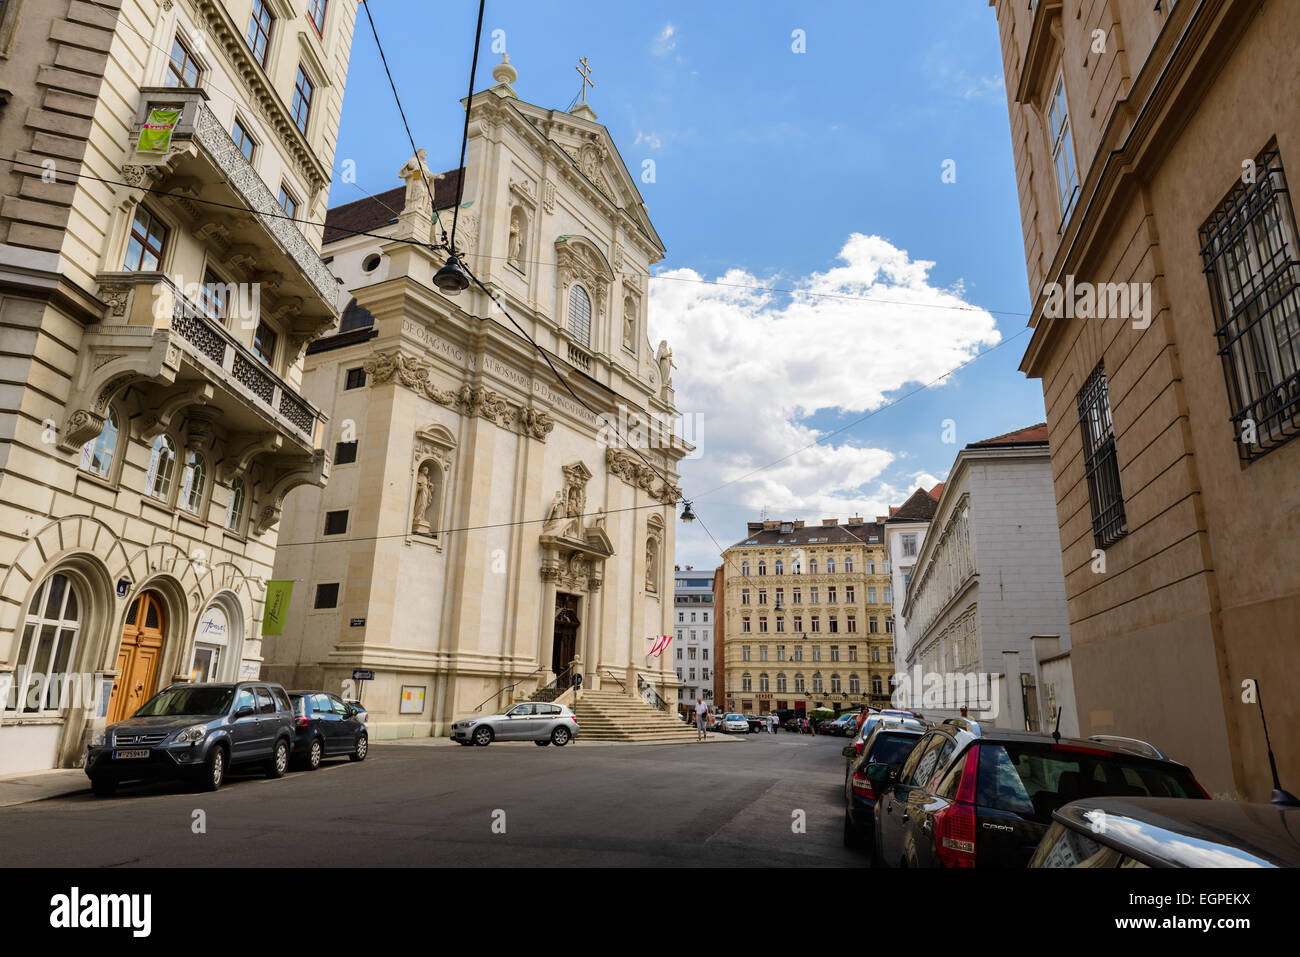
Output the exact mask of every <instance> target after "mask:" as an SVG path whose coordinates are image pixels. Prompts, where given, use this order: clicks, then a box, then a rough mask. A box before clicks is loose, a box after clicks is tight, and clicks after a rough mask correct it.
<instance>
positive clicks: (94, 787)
mask: <svg viewBox="0 0 1300 957" xmlns="http://www.w3.org/2000/svg"><path fill="white" fill-rule="evenodd" d="M90 790H91V793H93V794H94V795H95V797H112V796H113V795H114V794H116V793H117V779H116V778H110V777H94V778H91V779H90Z"/></svg>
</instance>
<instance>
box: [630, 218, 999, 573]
mask: <svg viewBox="0 0 1300 957" xmlns="http://www.w3.org/2000/svg"><path fill="white" fill-rule="evenodd" d="M838 259H839V262H838V264H837V265H835V266H832V267H831V268H829V269H827V270H826V271H824V272H818V273H813V274H812V275H810V276H807V277H804V278H801V279H798V280H796V281H793V282H790V281H788V280H783V279H767V280H762V279H759V278H757V277H755V276H752V275H750V274H749V273H747V272H745V271H743V270H739V269H737V270H732V271H730V272H728V273H726V274H725V275H723V276H720V277H717V279H716V280H715V282H714V283H702V282H699V281H696V280H700V279H701V278H703V277H701V276H700V275H699V274H698V273H697V272H695V271H694V270H692V269H675V270H671V271H668V272H665V273H663V274H661V276H659V277H656V278H655V279H654V280H653V281H652V282H651V302H650V322H651V325H652V327H653V334H654V341H656V342H657V341H658V340H659V338H661V337H662V338H666V339H667V340H668V342H669V344H670V345H671V346H672V347H673V353H674V356H673V358H674V362H675V363H676V364H677V366H678V368H677V370H676V371H675V373H674V375H673V384H674V386H675V388H676V390H677V407H678V409H679V410H681V411H682V412H683V413H699V414H701V415H702V421H703V426H702V432H701V435H700V438H699V440H698V443H697V444H698V445H699V446H700V454H699V455H698V457H696V458H693V459H688V460H686V461H684V462H683V463H682V466H681V470H682V478H683V484H684V489H685V491H686V494H687V496H688V497H699V508H698V509H697V510H698V511H700V514H701V518H703V519H704V520H705V522H706V523H707V524H708V525H709V527H710V529H711V530H712V531H713V533H714V534H715V535H716V536H718V540H719V541H720V542H721V543H722V544H723V546H724V547H725V546H726V545H728V544H730V543H731V542H732V541H735V540H737V539H738V538H739V537H740V535H741V534H743V528H744V526H743V524H740V523H741V522H743V521H745V520H754V519H757V518H758V515H759V512H760V510H761V509H763V508H765V507H766V508H768V509H770V512H771V517H773V518H776V517H787V518H804V519H806V520H816V519H820V518H822V517H826V518H829V517H832V516H834V517H838V518H840V519H844V518H847V517H849V516H850V515H862V516H864V517H866V518H868V519H871V518H873V517H874V516H876V515H884V514H886V513H887V511H888V507H889V506H890V505H899V504H901V503H902V501H903V499H905V498H906V497H907V495H909V494H911V492H912V491H914V490H915V489H916V488H917V486H919V485H924V487H926V488H930V487H933V485H934V484H935V483H936V482H937V481H939V479H937V478H935V476H933V475H931V474H928V473H925V472H919V471H914V472H912V473H911V474H910V475H907V474H904V475H901V476H899V477H898V479H897V480H896V481H897V485H895V484H891V483H889V482H887V481H885V480H884V476H885V473H886V471H887V470H889V469H890V468H891V466H895V467H896V465H897V464H898V463H899V460H900V458H902V457H903V455H904V450H901V449H900V450H894V449H888V448H879V447H872V446H870V445H869V444H867V443H865V442H863V441H861V440H860V439H858V438H855V435H863V434H870V433H867V432H866V430H865V428H858V429H851V430H849V431H848V432H847V433H844V434H841V435H837V436H835V437H834V438H832V439H828V440H825V441H823V442H822V443H820V444H813V443H815V442H817V440H818V439H819V438H821V437H823V434H824V433H823V432H820V431H818V430H817V429H815V428H813V427H812V426H810V425H809V424H808V423H807V421H806V418H807V417H808V416H810V415H812V414H813V413H815V412H817V411H818V410H838V411H839V412H841V413H847V414H854V413H856V414H859V415H860V414H862V413H866V412H869V411H871V410H874V409H878V408H880V407H881V405H883V404H884V402H885V395H886V394H887V393H890V392H893V391H895V390H898V389H900V388H901V387H903V386H904V385H907V384H909V383H911V384H915V383H925V382H930V381H932V380H934V379H936V378H938V377H939V376H941V375H943V374H944V373H945V372H947V371H949V370H951V369H954V368H956V367H957V366H959V365H961V364H962V363H964V362H966V361H967V360H969V359H970V358H971V357H972V356H974V355H975V354H976V353H977V352H979V351H981V350H982V349H985V348H988V347H989V346H992V345H995V344H996V343H997V342H999V341H1000V339H1001V335H1000V334H999V332H998V331H997V328H996V326H995V323H994V320H993V317H992V316H991V315H990V314H989V313H988V312H987V311H985V310H983V309H979V308H977V307H973V306H970V305H969V304H968V303H966V302H965V301H964V300H963V299H962V289H961V287H960V285H958V286H956V287H954V288H952V289H941V288H938V287H936V286H934V285H933V284H932V283H931V281H930V275H929V274H930V270H931V269H932V267H933V266H934V263H932V262H927V261H924V260H913V259H912V258H911V257H910V256H909V255H908V254H907V252H906V251H905V250H901V249H897V248H896V247H894V246H893V245H892V244H890V243H889V242H888V241H887V240H885V239H882V238H880V237H879V236H865V235H862V234H860V233H854V234H853V235H851V236H850V237H849V239H848V241H847V242H846V243H845V244H844V247H843V248H842V249H841V251H840V254H839V257H838ZM680 280H686V281H680ZM752 286H767V287H772V286H780V287H782V288H791V289H796V290H798V292H796V293H795V294H793V295H787V294H785V293H780V292H773V291H771V290H770V289H769V288H741V287H752ZM807 293H819V294H821V295H817V296H811V295H807ZM858 297H865V298H868V299H875V300H877V301H876V302H865V301H862V299H861V298H858ZM935 306H941V307H946V308H933V307H935ZM883 414H884V415H890V414H893V413H889V412H886V413H883ZM904 414H905V413H904ZM873 431H875V432H876V434H879V430H873ZM805 446H812V447H811V448H807V449H806V450H804V451H800V452H797V453H795V454H793V455H792V454H791V453H794V452H795V450H797V449H803V448H804V447H805ZM787 456H788V457H787ZM777 459H782V461H780V462H779V463H778V464H776V465H774V466H773V467H771V468H767V469H764V470H763V471H761V472H757V474H754V475H748V473H750V472H753V471H754V470H755V469H758V468H760V467H761V466H764V465H766V464H767V463H769V462H772V461H774V460H777ZM731 481H735V483H736V484H734V485H730V486H728V487H727V488H725V489H722V490H721V491H718V492H716V493H714V494H713V495H704V493H706V492H708V491H709V490H711V489H713V488H714V487H716V486H718V485H721V484H722V483H724V482H731ZM738 529H739V530H740V531H739V533H737V530H738ZM679 537H680V542H679V546H681V545H687V546H690V547H692V549H693V548H694V546H693V545H692V544H691V543H692V542H694V543H695V544H698V545H700V547H701V548H703V544H702V543H699V542H698V540H697V539H696V533H688V532H687V530H686V529H685V528H681V529H679ZM706 540H707V539H706ZM713 551H714V550H713V548H712V546H711V545H710V546H709V547H708V548H707V549H704V550H703V551H700V552H699V553H698V554H695V555H694V556H693V557H695V558H696V559H697V560H701V561H702V560H703V557H702V556H703V555H705V554H709V553H711V552H713Z"/></svg>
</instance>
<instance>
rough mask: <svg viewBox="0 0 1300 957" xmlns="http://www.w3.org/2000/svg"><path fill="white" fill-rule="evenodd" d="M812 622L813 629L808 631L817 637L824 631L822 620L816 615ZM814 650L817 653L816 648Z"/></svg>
mask: <svg viewBox="0 0 1300 957" xmlns="http://www.w3.org/2000/svg"><path fill="white" fill-rule="evenodd" d="M810 620H811V623H812V624H811V627H810V628H809V629H808V630H809V631H811V632H812V633H813V634H814V635H815V634H817V633H818V632H819V631H821V630H822V626H821V619H820V618H818V617H817V616H816V615H813V616H812V617H811V619H810ZM813 650H814V651H816V649H815V648H814V649H813Z"/></svg>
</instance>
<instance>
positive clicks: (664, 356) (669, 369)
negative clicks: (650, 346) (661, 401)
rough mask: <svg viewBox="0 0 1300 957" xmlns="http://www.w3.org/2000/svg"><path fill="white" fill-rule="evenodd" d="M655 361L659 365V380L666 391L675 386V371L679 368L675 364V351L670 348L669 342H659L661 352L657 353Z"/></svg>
mask: <svg viewBox="0 0 1300 957" xmlns="http://www.w3.org/2000/svg"><path fill="white" fill-rule="evenodd" d="M655 361H656V362H657V363H659V379H660V381H661V382H662V383H663V386H664V388H665V389H667V388H670V387H671V386H672V384H673V370H674V369H676V368H677V365H676V363H674V362H673V350H672V349H669V348H668V340H667V339H660V340H659V351H658V352H656V353H655Z"/></svg>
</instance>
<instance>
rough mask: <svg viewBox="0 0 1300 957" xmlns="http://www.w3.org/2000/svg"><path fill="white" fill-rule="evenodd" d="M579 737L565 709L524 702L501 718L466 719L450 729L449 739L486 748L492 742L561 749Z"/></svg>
mask: <svg viewBox="0 0 1300 957" xmlns="http://www.w3.org/2000/svg"><path fill="white" fill-rule="evenodd" d="M577 736H578V716H577V715H576V714H574V713H573V712H572V711H570V710H569V709H568V708H566V707H564V705H560V704H551V703H549V702H546V701H525V702H523V703H522V704H517V705H515V706H514V707H513V708H511V709H510V710H509V711H506V712H505V713H504V714H493V715H488V716H487V717H485V718H466V719H465V720H463V721H457V722H456V723H455V724H453V725H452V726H451V739H452V740H453V741H456V742H459V743H460V744H464V745H471V744H477V745H479V746H480V747H486V746H487V745H489V744H491V743H492V742H493V741H534V742H536V743H537V746H538V747H546V745H548V744H554V745H555V746H556V747H559V748H562V747H564V746H565V745H566V744H568V743H569V742H570V741H572V740H573V739H574V738H576V737H577Z"/></svg>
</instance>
